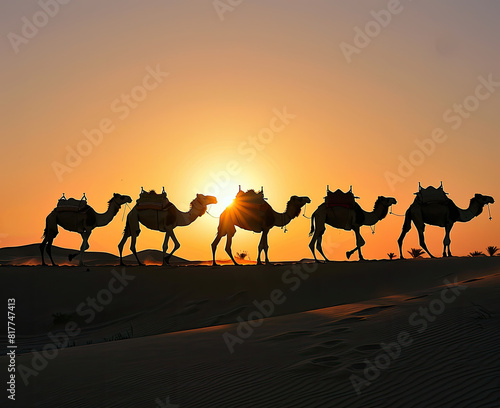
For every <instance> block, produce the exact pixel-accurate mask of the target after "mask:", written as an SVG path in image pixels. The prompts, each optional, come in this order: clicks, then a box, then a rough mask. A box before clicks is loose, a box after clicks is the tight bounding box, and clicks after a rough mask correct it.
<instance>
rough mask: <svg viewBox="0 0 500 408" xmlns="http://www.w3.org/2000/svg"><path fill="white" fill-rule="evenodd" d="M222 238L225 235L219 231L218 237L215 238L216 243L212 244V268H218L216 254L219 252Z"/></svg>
mask: <svg viewBox="0 0 500 408" xmlns="http://www.w3.org/2000/svg"><path fill="white" fill-rule="evenodd" d="M222 237H223V234H221V233H220V231H217V236H216V237H215V239H214V242H212V266H217V263H216V262H215V252H216V251H217V245H219V242H220V240H221V239H222Z"/></svg>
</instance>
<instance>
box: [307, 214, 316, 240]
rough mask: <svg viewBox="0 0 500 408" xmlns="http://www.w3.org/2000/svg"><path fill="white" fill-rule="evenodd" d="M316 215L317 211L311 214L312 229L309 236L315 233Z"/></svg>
mask: <svg viewBox="0 0 500 408" xmlns="http://www.w3.org/2000/svg"><path fill="white" fill-rule="evenodd" d="M315 217H316V211H314V212H313V213H312V215H311V231H309V236H312V234H314V218H315Z"/></svg>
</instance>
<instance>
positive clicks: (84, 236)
mask: <svg viewBox="0 0 500 408" xmlns="http://www.w3.org/2000/svg"><path fill="white" fill-rule="evenodd" d="M91 233H92V231H85V232H82V233H81V234H80V235H81V236H82V245H81V246H80V262H79V263H78V265H79V266H85V265H84V264H83V253H84V252H85V251H86V250H87V249H89V247H90V245H89V237H90V234H91ZM76 255H78V254H69V255H68V259H69V260H70V261H71V260H72V259H73V258H74V257H75V256H76Z"/></svg>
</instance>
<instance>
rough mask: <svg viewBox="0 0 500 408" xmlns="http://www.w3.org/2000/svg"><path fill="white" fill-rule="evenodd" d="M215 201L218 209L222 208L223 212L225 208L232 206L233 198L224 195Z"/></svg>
mask: <svg viewBox="0 0 500 408" xmlns="http://www.w3.org/2000/svg"><path fill="white" fill-rule="evenodd" d="M217 201H218V203H219V204H220V208H222V209H223V210H224V209H225V208H227V207H229V206H230V205H232V204H233V201H234V197H231V196H228V195H224V196H222V197H220V198H217Z"/></svg>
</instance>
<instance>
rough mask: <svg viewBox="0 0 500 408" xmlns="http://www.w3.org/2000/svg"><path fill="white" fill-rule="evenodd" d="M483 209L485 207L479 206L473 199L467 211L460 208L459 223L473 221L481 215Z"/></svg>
mask: <svg viewBox="0 0 500 408" xmlns="http://www.w3.org/2000/svg"><path fill="white" fill-rule="evenodd" d="M482 209H483V206H482V205H481V204H479V203H478V202H477V201H476V200H474V199H472V200H471V202H470V204H469V207H468V208H467V209H465V210H463V209H462V208H459V209H458V211H459V219H458V221H460V222H467V221H470V220H472V219H473V218H475V217H477V216H478V215H479V214H481V212H482Z"/></svg>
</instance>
